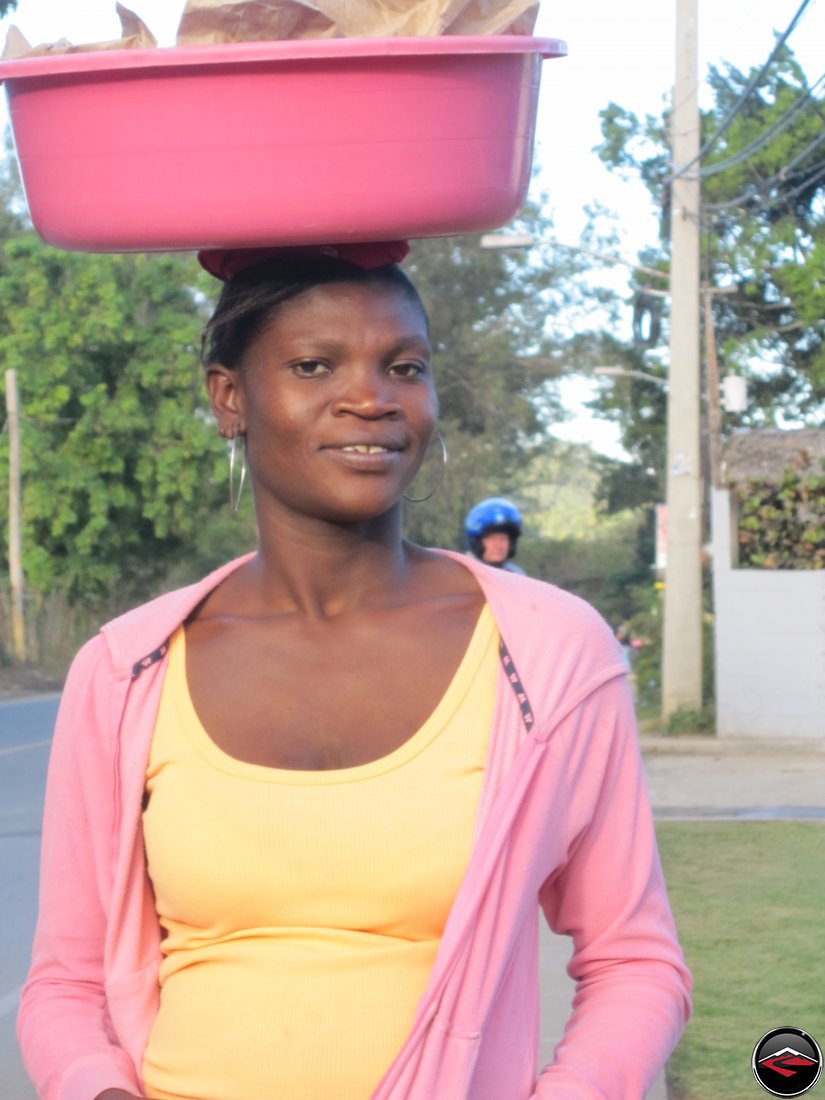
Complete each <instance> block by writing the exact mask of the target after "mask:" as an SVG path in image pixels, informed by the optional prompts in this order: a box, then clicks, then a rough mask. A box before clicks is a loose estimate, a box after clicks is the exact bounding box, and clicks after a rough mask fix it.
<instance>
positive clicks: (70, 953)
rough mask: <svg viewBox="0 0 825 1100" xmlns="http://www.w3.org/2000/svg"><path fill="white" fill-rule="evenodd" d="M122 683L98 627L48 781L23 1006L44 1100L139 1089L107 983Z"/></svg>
mask: <svg viewBox="0 0 825 1100" xmlns="http://www.w3.org/2000/svg"><path fill="white" fill-rule="evenodd" d="M113 688H114V678H113V675H112V673H111V671H110V669H109V664H108V654H107V650H106V646H105V643H104V641H103V639H102V638H100V637H99V636H98V637H97V638H95V639H93V640H92V641H91V642H88V643H87V644H86V646H84V647H83V649H82V650H81V651H80V652H79V654H78V655H77V657H76V658H75V660H74V662H73V664H72V667H71V669H70V671H69V675H68V678H67V681H66V686H65V689H64V692H63V697H62V699H61V703H60V708H59V711H58V718H57V724H56V727H55V734H54V740H53V743H52V750H51V757H50V760H49V770H48V778H47V783H46V802H45V810H44V817H43V839H42V847H41V863H40V904H39V914H38V922H37V929H36V932H35V937H34V946H33V951H32V964H31V969H30V971H29V975H28V979H27V981H26V983H25V985H24V988H23V992H22V996H21V1002H20V1011H19V1015H18V1038H19V1041H20V1046H21V1050H22V1053H23V1059H24V1063H25V1065H26V1069H27V1070H28V1073H29V1075H30V1076H31V1078H32V1080H33V1081H34V1083H35V1086H36V1088H37V1092H38V1096H39V1097H40V1098H41V1100H92V1098H93V1097H95V1096H97V1094H98V1093H99V1092H102V1091H103V1090H104V1089H107V1088H121V1089H125V1090H127V1091H129V1092H132V1093H135V1094H139V1092H140V1087H139V1085H138V1082H137V1080H136V1078H135V1073H134V1067H133V1065H132V1062H131V1060H130V1059H129V1057H128V1056H127V1055H126V1053H125V1052H124V1051H123V1050H122V1049H121V1047H120V1046H119V1045H118V1043H117V1041H116V1039H115V1037H114V1033H113V1030H112V1027H111V1023H110V1021H109V1018H108V1013H107V1007H106V994H105V988H104V943H105V934H106V924H107V905H108V899H109V898H110V896H111V875H112V866H113V837H114V829H115V812H116V810H115V808H116V798H117V787H116V783H115V770H116V758H115V752H116V750H115V747H114V746H115V744H116V737H115V732H114V731H113V730H112V729H111V728H110V724H111V713H112V709H113V708H112V691H113Z"/></svg>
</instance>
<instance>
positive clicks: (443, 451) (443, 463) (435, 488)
mask: <svg viewBox="0 0 825 1100" xmlns="http://www.w3.org/2000/svg"><path fill="white" fill-rule="evenodd" d="M435 434H436V436H437V438H438V442H439V443H440V444H441V476H440V477H439V479H438V481H437V482H436V483H435V485H434V486H433V487H432V489H431V490H430V491H429V493H427V495H426V496H423V497H411V496H408V495H407V493H404V500H408V501H409V502H410V504H423V503H424V501H425V500H429V499H430V497H433V496H435V494H436V493H437V492H438V490H439V489H440V488H441V483H442V481H443V480H444V474H445V472H446V469H447V459H448V457H449V456H448V455H447V444H446V443H445V442H444V436H443V435H442V434H441V432H440V431H439V430H438V428H436V430H435Z"/></svg>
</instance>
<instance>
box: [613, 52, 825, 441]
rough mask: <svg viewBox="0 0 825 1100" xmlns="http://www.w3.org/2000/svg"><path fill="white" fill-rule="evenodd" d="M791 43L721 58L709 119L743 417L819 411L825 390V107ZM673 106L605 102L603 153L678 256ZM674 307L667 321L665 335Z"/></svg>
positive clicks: (660, 256)
mask: <svg viewBox="0 0 825 1100" xmlns="http://www.w3.org/2000/svg"><path fill="white" fill-rule="evenodd" d="M820 83H821V81H817V85H816V86H814V87H813V88H812V87H811V86H810V85H809V84H808V81H807V79H806V77H805V74H804V73H803V71H802V69H801V68H800V66H799V65H798V63H797V62H796V60H795V59H794V57H793V54H792V53H791V52H790V51H789V50H788V49H787V48H784V47H783V48H782V49H781V50H780V51H779V52H778V53H777V55H776V57H775V59H774V61H773V62H772V64H771V65H769V66H768V67H767V68H766V69H765V71H764V72H762V71H761V70H752V71H751V72H748V73H743V72H740V71H739V70H737V69H736V68H734V67H732V66H724V67H719V68H712V69H711V70H710V73H709V76H708V84H709V87H710V89H711V92H712V94H713V105H712V106H711V108H710V109H709V110H707V111H706V112H704V114H703V117H702V137H703V142H704V144H703V149H704V153H703V157H702V160H701V163H700V164H699V165H697V166H694V170H698V171H699V173H700V176H701V179H702V227H703V230H704V232H703V234H702V263H703V272H704V275H703V278H704V281H705V282H706V284H707V285H709V286H711V287H713V288H725V290H726V291H728V292H726V293H724V294H717V295H714V297H713V305H714V326H715V330H716V338H717V344H718V349H719V356H720V362H721V364H722V366H723V369H727V370H731V371H735V372H737V373H741V374H744V375H746V376H747V378H748V381H749V398H750V408H749V411H748V413H747V414H746V415H745V416H744V417H743V419H742V423H746V424H747V423H753V424H765V423H781V418H782V416H783V415H784V416H785V417H789V418H790V417H793V418H801V419H803V420H804V419H805V418H809V419H811V418H813V419H816V417H817V416H818V415H819V413H820V410H821V403H822V401H823V398H825V206H824V205H823V201H822V199H823V195H825V160H823V141H824V140H825V139H824V138H823V133H822V124H823V118H825V113H823V107H822V105H821V103H820V100H819V99H818V98H817V94H816V89H817V87H818V85H819V84H820ZM668 124H669V119H668V116H667V114H665V115H664V116H663V117H662V118H654V117H653V116H647V117H646V118H645V119H639V118H637V117H636V116H635V115H633V114H632V113H631V112H628V111H625V110H624V109H622V108H621V107H619V106H617V105H616V104H612V103H611V104H610V105H609V106H608V107H607V108H606V109H605V110H604V111H603V112H602V134H603V139H604V140H603V142H602V145H601V146H600V147H599V154H600V156H601V158H602V160H603V161H604V163H605V164H607V165H608V166H609V167H610V168H612V169H614V170H616V171H618V172H624V173H632V174H635V175H636V176H637V177H638V178H640V179H641V180H642V181H643V182H644V183H645V185H646V186H647V187H648V190H649V191H650V194H651V199H652V201H653V202H654V204H655V205H656V206H657V207H658V208H659V209H660V210H661V212H662V220H661V241H660V248H659V250H658V251H657V250H656V249H651V250H649V251H648V252H646V253H644V254H643V255H642V257H641V260H642V262H643V263H645V264H646V265H648V266H649V265H651V264H653V265H655V266H657V267H659V268H661V269H665V268H666V267H667V264H668V256H667V254H668V243H669V242H668V230H669V191H670V178H671V177H670V172H671V168H670V157H669V149H668ZM666 333H667V325H666V317H665V323H664V325H663V328H662V335H663V337H664V336H666Z"/></svg>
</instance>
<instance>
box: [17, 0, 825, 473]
mask: <svg viewBox="0 0 825 1100" xmlns="http://www.w3.org/2000/svg"><path fill="white" fill-rule="evenodd" d="M696 2H697V5H698V29H699V59H698V60H699V78H700V86H699V98H700V103H701V102H702V100H703V96H704V98H705V100H706V99H707V96H706V95H705V92H706V87H704V86H703V83H702V82H703V78H704V76H705V75H706V74H707V71H708V68H709V66H710V65H718V64H721V63H722V62H724V61H729V62H731V63H732V64H734V65H736V66H737V67H738V68H741V69H750V68H752V67H755V66H758V65H760V64H761V63H762V62H763V61H764V60H765V59H766V58H767V57H768V55H769V53H770V51H771V49H772V48H773V45H774V42H775V40H776V35H777V34H778V33H781V32H783V31H784V30H785V28H786V27H787V26H788V24H789V23H790V22H791V20H792V18H793V17H794V15H795V14H796V12H797V9H798V8H799V7H800V6H801V2H802V0H696ZM127 6H129V7H131V8H132V10H134V11H135V12H136V13H137V14H138V15H140V16H141V18H142V19H143V20H144V22H145V23H146V24H147V26H148V27H149V29H150V30H151V31H152V32H153V33H154V35H155V36H156V38H157V39H158V41H159V43H160V44H161V45H173V44H174V35H175V29H176V27H177V23H178V20H179V17H180V13H181V12H182V10H183V7H184V3H183V0H180V2H176V0H131V2H130V3H128V4H127ZM675 11H676V0H621V2H617V0H544V2H543V3H542V4H541V5H540V9H539V17H538V22H537V25H536V31H535V33H536V34H538V35H541V36H543V37H547V38H560V39H563V40H564V41H566V42H567V46H568V56H567V57H566V58H563V59H561V58H560V59H555V60H551V61H546V62H545V63H544V66H543V74H542V89H541V97H540V102H539V114H538V120H537V132H536V161H537V164H538V165H539V168H540V172H539V175H538V178H537V180H536V183H535V185H534V186H535V188H536V189H537V190H540V191H541V192H544V193H546V194H547V195H548V197H549V203H550V208H551V212H552V216H553V221H554V224H555V236H556V237H557V238H558V239H559V240H561V241H565V242H568V243H570V244H575V243H576V241H577V240H578V238H579V234H580V232H581V230H582V228H583V226H584V221H585V217H584V206H585V205H586V204H592V203H595V202H598V203H600V204H601V205H603V206H606V207H608V208H610V209H612V210H615V211H616V212H617V213H618V214H619V215H620V217H619V222H618V228H619V232H620V236H621V238H622V244H621V253H622V254H623V255H624V256H626V257H628V258H631V259H632V257H633V256H634V255H635V253H636V252H637V251H638V249H639V248H641V247H643V246H644V245H645V244H647V243H654V242H655V240H656V218H655V212H654V210H653V209H652V207H651V204H650V201H649V198H648V195H647V192H646V190H645V189H644V188H643V187H642V185H641V184H639V183H636V184H633V183H627V182H623V181H620V180H618V179H616V178H614V177H611V175H610V173H609V172H608V171H607V169H606V168H604V166H603V165H602V164H601V162H600V161H599V160H598V157H597V156H596V154H595V153H594V152H593V147H594V146H596V145H597V144H598V143H599V141H600V140H601V135H600V131H599V111H600V110H601V109H602V108H603V107H605V106H607V104H608V103H609V102H611V101H613V102H615V103H618V104H620V105H621V106H622V107H625V108H628V109H630V110H632V111H634V112H636V113H637V114H640V115H644V114H647V113H649V114H659V113H660V112H661V109H662V107H663V105H664V103H665V101H666V98H667V97H668V96H669V93H670V89H671V86H672V84H673V79H674V55H675V41H674V39H675ZM10 22H13V23H15V24H16V25H17V26H18V27H19V29H20V30H21V31H22V32H23V34H24V35H25V36H26V38H28V40H29V41H30V42H32V44H34V43H36V42H43V41H54V40H56V39H58V38H61V37H65V38H68V39H69V40H70V41H72V42H77V43H79V42H84V41H86V42H88V41H101V40H105V39H110V38H117V37H118V36H119V33H120V30H119V27H120V25H119V21H118V19H117V16H116V13H115V2H114V0H82V3H81V2H70V0H20V2H19V4H18V7H17V11H16V12H15V13H14V14H13V15H11V16H9V17H7V18H6V19H5V20H3V21H0V33H2V37H3V38H5V26H7V25H8V24H9V23H10ZM823 43H825V0H810V2H809V4H808V7H807V8H806V10H805V14H804V16H803V18H802V20H801V21H800V24H799V26H798V28H797V30H796V31H795V32H794V34H793V36H792V37H791V38H790V40H789V45H790V46H791V48H792V49H793V50H794V52H795V53H796V55H797V58H798V60H799V61H800V63H801V64H802V67H803V69H804V70H805V71H806V73H807V75H808V77H809V78H810V79H811V81H813V80H815V79H816V78H817V77H818V76H819V75H820V72H821V71H822V69H823V68H825V65H823V63H822V61H821V60H820V59H821V54H822V44H823ZM600 384H602V385H609V384H617V383H615V382H614V383H610V382H603V383H600ZM589 392H590V391H589V388H588V386H587V385H586V384H584V383H581V382H578V383H576V382H571V383H570V385H569V386H567V387H566V393H565V396H566V400H567V404H568V406H569V407H570V409H571V410H572V412H573V414H574V416H573V419H572V420H571V422H570V423H569V424H567V425H564V426H563V427H561V428H560V429H559V430H558V432H557V434H559V435H561V436H562V437H564V438H569V439H576V440H581V441H584V442H591V443H595V445H597V446H599V448H600V449H602V450H605V451H606V452H607V453H614V454H619V453H620V451H619V450H618V448H617V444H616V441H615V440H616V437H615V429H614V428H613V426H612V425H611V426H605V425H604V424H603V423H602V424H601V425H599V424H594V423H593V421H592V420H591V418H590V417H589V416H588V415H587V413H586V411H585V410H584V409H583V407H582V404H581V402H582V400H583V399H585V398H586V397H587V396H588V394H589Z"/></svg>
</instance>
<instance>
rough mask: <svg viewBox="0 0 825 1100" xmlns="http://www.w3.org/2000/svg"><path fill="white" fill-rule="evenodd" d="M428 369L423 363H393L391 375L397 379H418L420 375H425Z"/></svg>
mask: <svg viewBox="0 0 825 1100" xmlns="http://www.w3.org/2000/svg"><path fill="white" fill-rule="evenodd" d="M425 371H426V367H425V366H424V364H423V363H416V362H411V363H393V365H392V366H391V367H390V374H393V375H395V376H396V378H417V377H418V376H419V375H421V374H424V373H425Z"/></svg>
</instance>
